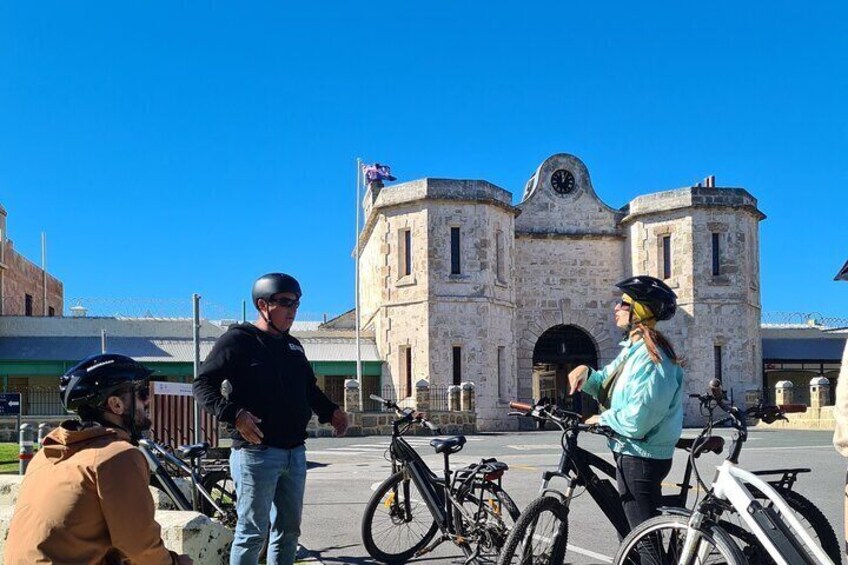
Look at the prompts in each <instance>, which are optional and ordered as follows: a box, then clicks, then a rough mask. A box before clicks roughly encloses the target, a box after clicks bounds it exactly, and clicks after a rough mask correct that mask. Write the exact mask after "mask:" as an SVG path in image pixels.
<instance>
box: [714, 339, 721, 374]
mask: <svg viewBox="0 0 848 565" xmlns="http://www.w3.org/2000/svg"><path fill="white" fill-rule="evenodd" d="M713 360H714V364H715V378H717V379H718V380H721V346H720V345H716V346H714V347H713Z"/></svg>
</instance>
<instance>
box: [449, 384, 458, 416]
mask: <svg viewBox="0 0 848 565" xmlns="http://www.w3.org/2000/svg"><path fill="white" fill-rule="evenodd" d="M459 396H460V388H459V386H457V385H451V386H449V387H448V410H449V411H451V412H459V411H460V408H461V406H460V402H459Z"/></svg>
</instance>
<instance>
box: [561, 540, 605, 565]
mask: <svg viewBox="0 0 848 565" xmlns="http://www.w3.org/2000/svg"><path fill="white" fill-rule="evenodd" d="M567 551H573V552H574V553H579V554H581V555H585V556H586V557H591V558H593V559H597V560H599V561H603V562H604V563H612V558H611V557H607V556H606V555H604V554H602V553H595V552H594V551H589V550H588V549H583V548H582V547H577V546H574V545H571V544H569V545H568V549H567Z"/></svg>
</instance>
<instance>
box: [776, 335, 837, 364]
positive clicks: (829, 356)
mask: <svg viewBox="0 0 848 565" xmlns="http://www.w3.org/2000/svg"><path fill="white" fill-rule="evenodd" d="M844 349H845V339H833V338H807V339H790V338H764V339H763V360H764V361H779V360H786V361H790V360H791V361H831V362H839V361H840V359H842V352H843V350H844Z"/></svg>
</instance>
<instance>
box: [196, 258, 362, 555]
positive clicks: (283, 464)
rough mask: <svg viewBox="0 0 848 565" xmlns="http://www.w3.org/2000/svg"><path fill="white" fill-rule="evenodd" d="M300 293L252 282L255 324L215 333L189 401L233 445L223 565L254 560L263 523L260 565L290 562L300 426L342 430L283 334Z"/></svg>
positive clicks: (299, 498)
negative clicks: (230, 520)
mask: <svg viewBox="0 0 848 565" xmlns="http://www.w3.org/2000/svg"><path fill="white" fill-rule="evenodd" d="M301 295H302V292H301V290H300V284H299V283H298V282H297V280H295V279H294V277H291V276H289V275H286V274H282V273H270V274H267V275H263V276H261V277H259V278H258V279H257V280H256V282H255V283H253V305H254V306H255V307H256V309H257V310H258V312H259V315H258V317H257V319H256V321H255V322H254V323H253V324H239V325H236V326H233V327H231V328H230V329H229V330H228V331H227V332H226V333H225V334H224V335H222V336H221V337H220V338H219V339H218V341H217V342H215V346H214V347H213V348H212V351H211V352H210V353H209V356H208V357H207V358H206V361H205V362H204V363H203V366H202V367H201V369H200V374H199V375H198V377H197V380H196V381H195V382H194V396H195V398H197V401H198V402H199V403H200V404H201V405H202V406H203V407H204V408H205V409H206V410H207V411H208V412H210V413H212V414H215V416H216V417H217V418H218V420H220V421H222V422H224V423H225V424H226V429H227V433H228V434H229V435H230V437H231V438H232V440H233V450H232V454H231V455H230V471H231V473H232V475H233V480H234V481H235V486H236V497H237V499H238V501H237V512H238V524H237V525H236V531H235V539H234V540H233V546H232V550H231V553H230V565H247V564H250V565H255V564H256V563H257V562H258V561H259V552H260V551H261V549H262V545H263V542H264V538H265V533H266V532H268V527H269V524H270V527H271V537H270V540H269V545H268V561H267V562H268V564H269V565H291V564H292V563H294V560H295V554H296V553H297V539H298V536H299V535H300V520H301V514H302V511H303V492H304V489H305V487H306V447H305V445H304V442H305V440H306V425H307V423H308V422H309V419H310V418H311V417H312V412H313V411H314V412H315V413H316V414H318V421H319V422H322V423H326V422H330V423H331V424H332V425H333V428H334V429H335V431H336V433H337V434H338V435H342V434H344V433H345V431H346V430H347V415H346V414H345V413H344V412H343V411H342V410H341V409H340V408H339V407H338V406H337V405H336V404H334V403H333V402H331V401H330V399H328V398H327V397H326V396H325V395H324V393H323V392H322V391H321V390H320V389H319V388H318V386H317V384H316V379H315V374H314V373H313V372H312V367H311V366H310V364H309V361H308V360H307V359H306V355H305V353H304V350H303V346H302V345H301V344H300V342H299V341H298V340H297V339H295V338H294V337H292V336H291V335H290V334H289V329H290V328H291V326H292V323H294V318H295V315H296V314H297V308H298V306H299V305H300V297H301ZM224 381H227V382H224Z"/></svg>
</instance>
